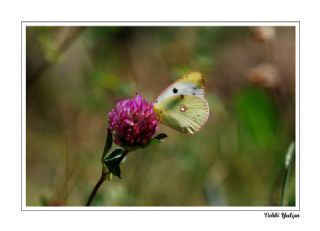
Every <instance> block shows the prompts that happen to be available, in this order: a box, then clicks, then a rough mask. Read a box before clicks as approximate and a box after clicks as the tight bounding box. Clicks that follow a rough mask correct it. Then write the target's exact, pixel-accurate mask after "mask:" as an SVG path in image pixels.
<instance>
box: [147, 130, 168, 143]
mask: <svg viewBox="0 0 320 231" xmlns="http://www.w3.org/2000/svg"><path fill="white" fill-rule="evenodd" d="M167 137H168V136H167V134H164V133H160V134H158V135H156V136H155V137H154V138H153V139H152V140H150V141H149V143H148V144H147V145H146V146H148V145H150V144H159V143H162V142H163V141H162V139H164V138H167Z"/></svg>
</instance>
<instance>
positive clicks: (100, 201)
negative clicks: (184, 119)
mask: <svg viewBox="0 0 320 231" xmlns="http://www.w3.org/2000/svg"><path fill="white" fill-rule="evenodd" d="M26 51H27V52H26V65H27V73H26V78H27V79H26V88H27V91H26V121H27V123H26V139H27V144H26V150H27V152H26V200H27V201H26V204H27V206H33V205H53V206H54V205H57V206H59V205H64V206H79V205H80V206H81V205H84V204H85V202H86V200H87V199H88V196H89V194H90V192H91V190H92V188H93V187H94V185H95V183H96V181H97V180H98V179H99V177H100V173H101V163H100V158H101V154H102V151H103V147H104V143H105V138H106V132H107V127H108V124H107V113H108V112H109V111H110V110H111V109H112V107H113V106H114V105H115V103H116V102H117V100H119V99H123V98H129V97H132V96H133V95H134V94H135V92H138V93H140V94H141V95H143V97H144V98H146V99H148V100H150V101H152V100H154V99H155V98H156V97H157V95H158V94H159V93H160V92H161V91H162V90H163V89H164V88H166V87H167V86H168V85H169V84H171V83H172V82H173V81H175V80H177V79H178V78H179V77H180V76H181V75H183V74H185V73H187V72H188V71H200V72H201V73H202V74H203V75H204V77H205V81H206V99H207V101H208V103H209V105H210V110H211V115H210V118H209V121H208V123H207V124H206V125H205V126H204V127H203V129H202V130H201V131H200V132H199V133H197V134H195V135H185V134H180V133H178V132H176V131H174V130H171V129H170V128H167V127H165V126H161V128H160V132H165V133H166V134H168V136H169V137H168V138H167V139H166V140H165V142H164V143H162V144H158V145H153V146H150V147H148V148H146V149H141V150H138V151H136V152H133V153H130V154H129V155H128V157H127V160H126V162H124V163H123V164H122V179H118V178H114V179H113V180H112V181H111V182H106V183H104V184H103V185H102V187H101V188H100V190H99V192H98V195H97V197H96V199H95V200H94V202H93V205H104V206H108V205H110V206H111V205H112V206H207V205H210V206H278V205H279V203H280V197H281V188H282V182H283V175H284V161H285V156H286V152H287V149H288V147H289V145H290V143H291V142H292V141H294V140H295V28H294V27H27V31H26ZM294 165H295V164H294V163H293V164H292V167H293V168H292V171H291V172H290V176H289V180H288V188H287V192H286V197H285V198H286V200H285V202H286V205H291V206H294V205H295V175H296V174H295V169H294Z"/></svg>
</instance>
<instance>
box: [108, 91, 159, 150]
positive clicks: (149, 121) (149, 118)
mask: <svg viewBox="0 0 320 231" xmlns="http://www.w3.org/2000/svg"><path fill="white" fill-rule="evenodd" d="M108 123H109V129H110V130H111V132H112V135H113V139H114V142H115V143H116V144H118V145H120V146H123V147H128V146H136V145H145V144H147V143H148V142H149V141H150V140H151V139H152V137H153V135H154V134H155V133H156V132H157V130H158V125H159V121H158V120H157V116H156V113H155V112H154V110H153V103H150V102H148V101H147V100H145V99H143V98H142V96H141V95H138V94H137V95H136V96H134V97H133V98H132V99H125V100H121V101H119V102H118V103H117V104H116V106H115V107H114V108H113V109H112V110H111V112H110V113H109V114H108Z"/></svg>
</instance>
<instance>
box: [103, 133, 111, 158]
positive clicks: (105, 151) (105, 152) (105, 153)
mask: <svg viewBox="0 0 320 231" xmlns="http://www.w3.org/2000/svg"><path fill="white" fill-rule="evenodd" d="M111 146H112V133H111V131H110V129H109V128H108V134H107V139H106V144H105V145H104V150H103V154H102V158H101V161H102V162H103V161H104V159H105V157H106V156H107V154H108V151H109V150H110V148H111Z"/></svg>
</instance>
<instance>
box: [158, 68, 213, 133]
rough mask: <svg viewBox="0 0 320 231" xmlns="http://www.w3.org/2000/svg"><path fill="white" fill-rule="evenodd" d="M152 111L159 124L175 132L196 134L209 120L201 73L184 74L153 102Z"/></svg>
mask: <svg viewBox="0 0 320 231" xmlns="http://www.w3.org/2000/svg"><path fill="white" fill-rule="evenodd" d="M154 111H155V112H156V114H157V117H158V119H159V121H160V122H161V123H163V124H165V125H167V126H169V127H171V128H172V129H174V130H176V131H179V132H182V133H187V134H194V133H196V132H198V131H199V130H200V129H201V128H202V126H203V125H204V124H205V123H206V122H207V121H208V118H209V105H208V103H207V101H206V100H205V99H204V79H203V77H202V75H201V73H199V72H190V73H188V74H185V75H184V76H182V77H181V78H180V79H179V80H177V81H176V82H174V83H173V84H171V85H170V86H169V87H167V88H166V89H165V90H164V91H163V92H162V93H161V94H160V95H159V96H158V98H157V99H156V100H155V103H154Z"/></svg>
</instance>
